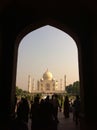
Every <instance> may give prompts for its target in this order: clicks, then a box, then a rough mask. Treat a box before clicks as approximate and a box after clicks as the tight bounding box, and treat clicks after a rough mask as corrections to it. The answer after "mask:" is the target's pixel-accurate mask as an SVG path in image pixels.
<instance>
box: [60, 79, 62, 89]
mask: <svg viewBox="0 0 97 130" xmlns="http://www.w3.org/2000/svg"><path fill="white" fill-rule="evenodd" d="M60 90H62V79H60Z"/></svg>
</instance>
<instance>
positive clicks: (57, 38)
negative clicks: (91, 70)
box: [16, 26, 79, 90]
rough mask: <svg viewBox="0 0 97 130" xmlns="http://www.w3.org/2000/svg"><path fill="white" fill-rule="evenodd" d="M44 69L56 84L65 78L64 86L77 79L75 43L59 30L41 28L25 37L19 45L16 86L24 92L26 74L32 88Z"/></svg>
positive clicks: (26, 85) (49, 27)
mask: <svg viewBox="0 0 97 130" xmlns="http://www.w3.org/2000/svg"><path fill="white" fill-rule="evenodd" d="M47 68H48V70H49V71H50V72H51V73H52V74H53V78H54V79H56V80H58V81H60V79H63V81H64V75H66V79H67V80H66V83H67V85H68V84H72V83H73V82H75V81H78V80H79V72H78V71H79V70H78V69H79V68H78V52H77V46H76V43H75V41H74V40H73V39H72V38H71V37H70V36H69V35H68V34H66V33H64V32H63V31H61V30H59V29H57V28H54V27H52V26H44V27H42V28H39V29H37V30H34V31H32V32H31V33H29V34H28V35H26V36H25V37H24V38H23V39H22V40H21V43H20V45H19V49H18V63H17V77H16V85H17V86H18V87H19V88H22V89H24V90H27V89H28V75H31V78H32V79H33V78H34V81H35V85H36V82H37V80H39V79H41V78H42V76H43V73H44V72H45V71H46V70H47Z"/></svg>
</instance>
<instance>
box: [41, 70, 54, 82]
mask: <svg viewBox="0 0 97 130" xmlns="http://www.w3.org/2000/svg"><path fill="white" fill-rule="evenodd" d="M52 78H53V75H52V73H51V72H49V71H48V70H47V71H46V72H45V73H44V74H43V79H44V80H52Z"/></svg>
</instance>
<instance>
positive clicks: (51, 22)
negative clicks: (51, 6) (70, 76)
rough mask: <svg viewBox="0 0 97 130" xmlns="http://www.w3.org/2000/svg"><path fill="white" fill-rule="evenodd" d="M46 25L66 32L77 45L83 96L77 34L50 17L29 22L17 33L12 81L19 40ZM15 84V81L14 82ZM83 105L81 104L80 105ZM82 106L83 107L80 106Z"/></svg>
mask: <svg viewBox="0 0 97 130" xmlns="http://www.w3.org/2000/svg"><path fill="white" fill-rule="evenodd" d="M46 25H50V26H52V27H55V28H57V29H59V30H61V31H63V32H65V33H67V34H68V35H69V36H70V37H71V38H72V39H73V40H74V41H75V43H76V45H77V49H78V68H79V69H78V70H79V80H80V96H81V98H83V96H84V95H83V93H82V91H81V90H82V71H81V70H82V69H81V67H82V65H81V47H80V40H79V38H78V35H77V34H76V33H75V31H74V30H73V29H71V28H70V27H68V26H66V25H65V24H62V23H60V22H59V21H58V20H54V19H51V18H47V19H43V20H40V21H38V22H36V23H34V24H30V25H28V26H26V27H25V28H23V29H22V30H21V32H19V33H18V36H17V39H16V41H15V55H14V56H15V58H14V71H13V72H14V73H13V77H14V81H15V80H16V70H17V57H18V47H19V44H20V42H21V40H22V39H23V38H24V37H25V36H26V35H27V34H28V33H30V32H32V31H34V30H36V29H39V28H41V27H43V26H46ZM14 85H15V83H14ZM13 89H14V88H13ZM82 106H83V105H82ZM82 108H83V107H82Z"/></svg>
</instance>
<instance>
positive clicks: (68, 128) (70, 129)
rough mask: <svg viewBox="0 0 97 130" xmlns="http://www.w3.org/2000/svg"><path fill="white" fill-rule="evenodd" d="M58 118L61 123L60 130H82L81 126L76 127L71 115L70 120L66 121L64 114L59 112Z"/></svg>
mask: <svg viewBox="0 0 97 130" xmlns="http://www.w3.org/2000/svg"><path fill="white" fill-rule="evenodd" d="M58 118H59V121H60V123H59V124H58V130H80V128H79V125H78V126H76V125H75V122H74V121H73V119H72V114H70V118H69V119H65V118H64V115H63V113H62V112H59V114H58Z"/></svg>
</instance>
